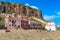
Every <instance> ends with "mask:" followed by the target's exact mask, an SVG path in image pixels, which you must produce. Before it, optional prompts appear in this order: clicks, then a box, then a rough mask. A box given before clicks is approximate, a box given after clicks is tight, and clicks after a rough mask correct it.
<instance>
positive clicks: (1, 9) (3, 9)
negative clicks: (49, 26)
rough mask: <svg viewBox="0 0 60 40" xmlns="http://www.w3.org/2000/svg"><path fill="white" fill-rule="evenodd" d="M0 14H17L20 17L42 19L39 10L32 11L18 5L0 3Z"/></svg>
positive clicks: (29, 8)
mask: <svg viewBox="0 0 60 40" xmlns="http://www.w3.org/2000/svg"><path fill="white" fill-rule="evenodd" d="M0 13H8V14H11V13H17V14H20V15H22V16H28V17H30V16H34V17H37V18H40V19H43V17H42V11H41V10H37V9H34V8H31V7H29V6H26V5H23V4H20V3H9V2H0Z"/></svg>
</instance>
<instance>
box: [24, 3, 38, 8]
mask: <svg viewBox="0 0 60 40" xmlns="http://www.w3.org/2000/svg"><path fill="white" fill-rule="evenodd" d="M25 5H26V6H30V7H31V8H35V9H38V7H36V6H31V5H29V4H28V3H26V4H25Z"/></svg>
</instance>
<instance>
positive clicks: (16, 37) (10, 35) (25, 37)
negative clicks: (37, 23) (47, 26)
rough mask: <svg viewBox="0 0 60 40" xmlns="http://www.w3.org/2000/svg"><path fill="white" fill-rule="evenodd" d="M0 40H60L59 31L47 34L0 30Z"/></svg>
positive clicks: (35, 31) (34, 31) (19, 30)
mask: <svg viewBox="0 0 60 40" xmlns="http://www.w3.org/2000/svg"><path fill="white" fill-rule="evenodd" d="M0 40H60V31H55V32H52V31H51V32H47V31H42V32H40V31H39V30H38V32H37V30H23V29H18V30H11V32H5V31H4V30H0Z"/></svg>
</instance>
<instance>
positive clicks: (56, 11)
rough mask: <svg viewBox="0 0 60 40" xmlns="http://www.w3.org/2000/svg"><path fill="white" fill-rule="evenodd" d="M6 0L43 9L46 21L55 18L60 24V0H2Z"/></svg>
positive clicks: (6, 0)
mask: <svg viewBox="0 0 60 40" xmlns="http://www.w3.org/2000/svg"><path fill="white" fill-rule="evenodd" d="M1 1H5V2H18V3H21V4H24V5H28V6H30V7H32V8H36V9H38V10H41V11H42V16H43V18H44V19H45V20H46V21H49V20H53V21H54V22H55V23H56V24H57V25H60V0H0V2H1Z"/></svg>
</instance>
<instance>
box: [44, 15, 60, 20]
mask: <svg viewBox="0 0 60 40" xmlns="http://www.w3.org/2000/svg"><path fill="white" fill-rule="evenodd" d="M58 17H60V16H56V15H44V16H43V18H44V19H45V20H47V21H49V20H54V19H55V18H58Z"/></svg>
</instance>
